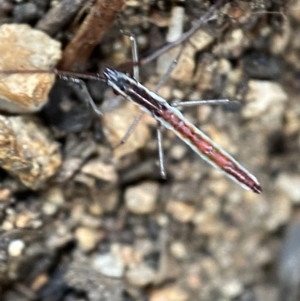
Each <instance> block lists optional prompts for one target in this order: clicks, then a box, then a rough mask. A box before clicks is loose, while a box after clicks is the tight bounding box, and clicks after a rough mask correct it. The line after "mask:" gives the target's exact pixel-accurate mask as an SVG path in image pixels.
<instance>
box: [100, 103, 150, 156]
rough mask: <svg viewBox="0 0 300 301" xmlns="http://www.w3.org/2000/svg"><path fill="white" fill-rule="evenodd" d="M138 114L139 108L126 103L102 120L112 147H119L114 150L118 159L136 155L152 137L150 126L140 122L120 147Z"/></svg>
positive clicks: (106, 114)
mask: <svg viewBox="0 0 300 301" xmlns="http://www.w3.org/2000/svg"><path fill="white" fill-rule="evenodd" d="M110 102H111V100H110ZM138 113H139V108H138V107H137V106H136V105H134V104H133V103H131V102H129V101H124V102H123V103H122V105H120V106H118V107H117V108H114V109H113V110H112V111H110V112H106V113H105V114H104V116H103V118H102V122H103V132H104V134H105V137H106V139H107V140H108V141H109V143H110V145H111V146H112V147H116V146H118V147H116V148H115V149H114V156H115V157H116V158H121V157H123V156H125V155H127V154H131V153H134V152H135V151H136V150H137V149H140V148H142V147H143V146H144V145H145V144H146V142H147V141H148V138H149V137H150V131H149V128H148V126H147V125H146V124H145V123H144V122H143V120H140V122H139V123H138V125H137V127H136V128H135V129H134V131H133V132H132V133H131V135H130V137H129V138H128V140H127V141H126V143H124V144H122V145H120V143H121V141H122V139H123V138H124V136H125V135H126V132H127V131H128V129H129V128H130V125H131V124H132V122H133V121H134V118H135V117H136V116H137V115H138Z"/></svg>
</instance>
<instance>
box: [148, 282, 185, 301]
mask: <svg viewBox="0 0 300 301" xmlns="http://www.w3.org/2000/svg"><path fill="white" fill-rule="evenodd" d="M149 300H150V301H187V300H190V298H189V295H188V293H187V292H186V291H184V290H183V289H181V288H180V287H178V286H175V285H174V286H168V287H164V288H161V289H156V290H153V291H152V292H151V295H150V299H149Z"/></svg>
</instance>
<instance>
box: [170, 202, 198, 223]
mask: <svg viewBox="0 0 300 301" xmlns="http://www.w3.org/2000/svg"><path fill="white" fill-rule="evenodd" d="M167 212H169V213H170V214H171V215H172V216H173V218H175V219H176V220H178V221H180V222H181V223H188V222H190V221H191V220H192V219H193V217H194V215H195V213H196V210H195V207H194V206H191V205H189V204H186V203H183V202H178V201H170V202H168V204H167Z"/></svg>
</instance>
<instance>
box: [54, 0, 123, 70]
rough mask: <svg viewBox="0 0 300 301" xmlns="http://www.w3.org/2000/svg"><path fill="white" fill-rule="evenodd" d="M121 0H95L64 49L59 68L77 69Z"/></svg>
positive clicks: (120, 4)
mask: <svg viewBox="0 0 300 301" xmlns="http://www.w3.org/2000/svg"><path fill="white" fill-rule="evenodd" d="M122 8H123V0H96V2H95V3H94V5H93V7H92V8H91V11H90V13H89V14H88V16H87V17H86V18H85V20H84V21H83V23H82V25H81V27H80V29H79V30H78V32H77V33H76V35H75V37H74V38H73V39H72V41H71V42H70V43H69V44H68V45H67V47H66V49H65V50H64V53H63V57H62V59H61V61H60V63H59V65H58V68H59V69H63V70H73V69H78V67H80V66H81V65H83V64H84V62H85V61H86V60H87V59H88V57H89V56H90V55H91V53H92V51H93V49H94V48H95V46H96V45H97V44H99V42H100V41H101V39H102V37H103V36H104V34H105V33H106V32H107V30H108V29H109V28H110V27H111V26H112V24H113V22H114V20H115V17H116V14H117V13H118V12H120V11H121V10H122Z"/></svg>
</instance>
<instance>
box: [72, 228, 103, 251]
mask: <svg viewBox="0 0 300 301" xmlns="http://www.w3.org/2000/svg"><path fill="white" fill-rule="evenodd" d="M75 237H76V239H77V241H78V244H79V247H80V248H81V249H82V250H83V251H85V252H89V251H91V250H93V249H94V248H95V247H96V245H97V243H98V235H97V232H96V231H95V230H93V229H90V228H86V227H80V228H77V229H76V232H75Z"/></svg>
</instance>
